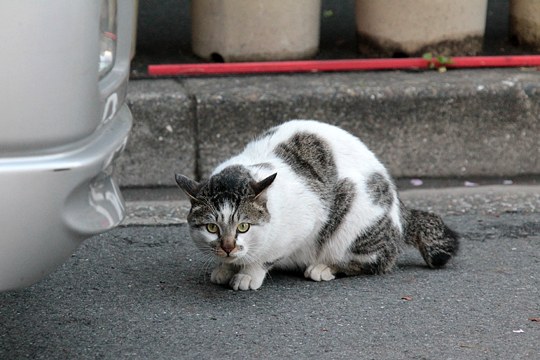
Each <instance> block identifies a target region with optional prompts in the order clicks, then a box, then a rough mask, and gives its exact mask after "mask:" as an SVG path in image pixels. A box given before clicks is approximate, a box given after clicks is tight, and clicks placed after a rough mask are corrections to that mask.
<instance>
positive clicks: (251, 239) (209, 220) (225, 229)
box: [175, 165, 277, 264]
mask: <svg viewBox="0 0 540 360" xmlns="http://www.w3.org/2000/svg"><path fill="white" fill-rule="evenodd" d="M276 175H277V174H276V173H274V174H272V175H270V176H268V177H266V178H265V179H263V180H261V181H255V180H254V179H253V177H252V176H251V175H250V173H249V171H248V170H247V169H246V168H245V167H243V166H239V165H235V166H229V167H227V168H225V169H223V171H221V172H219V173H218V174H215V175H213V176H212V177H210V179H208V180H206V181H203V182H201V183H198V182H196V181H194V180H191V179H189V178H187V177H186V176H183V175H178V174H176V176H175V177H176V182H177V184H178V185H179V186H180V188H181V189H182V190H184V192H185V193H186V194H187V195H188V197H189V198H190V201H191V210H190V212H189V215H188V223H189V226H190V233H191V237H192V238H193V241H194V242H195V244H196V245H197V246H198V247H199V248H200V249H201V250H203V251H205V252H211V253H213V254H214V255H216V256H218V257H220V258H221V259H222V260H223V261H226V262H231V263H238V264H245V263H249V262H253V261H257V258H258V256H257V253H258V251H260V247H261V244H260V238H261V237H262V235H263V231H264V230H263V227H264V225H265V224H267V223H268V222H269V221H270V213H269V212H268V209H267V207H266V201H267V197H266V190H267V189H268V187H269V186H270V185H271V184H272V182H273V181H274V179H275V178H276Z"/></svg>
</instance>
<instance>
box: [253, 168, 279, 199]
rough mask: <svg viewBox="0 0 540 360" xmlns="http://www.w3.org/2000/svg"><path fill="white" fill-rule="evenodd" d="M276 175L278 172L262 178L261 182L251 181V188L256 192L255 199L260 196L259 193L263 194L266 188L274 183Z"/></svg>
mask: <svg viewBox="0 0 540 360" xmlns="http://www.w3.org/2000/svg"><path fill="white" fill-rule="evenodd" d="M276 176H277V173H274V174H272V175H270V176H268V177H267V178H265V179H262V180H261V181H259V182H252V183H251V188H252V189H253V191H254V192H255V199H256V198H258V197H259V195H261V194H262V193H263V192H264V190H266V189H267V188H268V187H269V186H270V185H272V183H273V182H274V179H275V178H276Z"/></svg>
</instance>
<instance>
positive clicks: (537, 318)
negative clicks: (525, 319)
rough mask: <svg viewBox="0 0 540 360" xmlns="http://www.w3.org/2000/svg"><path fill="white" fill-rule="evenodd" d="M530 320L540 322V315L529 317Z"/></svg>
mask: <svg viewBox="0 0 540 360" xmlns="http://www.w3.org/2000/svg"><path fill="white" fill-rule="evenodd" d="M529 321H532V322H540V317H532V318H529Z"/></svg>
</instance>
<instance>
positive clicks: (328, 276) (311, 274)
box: [304, 264, 336, 281]
mask: <svg viewBox="0 0 540 360" xmlns="http://www.w3.org/2000/svg"><path fill="white" fill-rule="evenodd" d="M304 276H305V277H306V278H308V279H311V280H314V281H330V280H334V279H335V278H336V276H335V275H334V271H333V270H332V268H331V267H330V266H328V265H325V264H317V265H310V266H308V268H307V269H306V271H305V272H304Z"/></svg>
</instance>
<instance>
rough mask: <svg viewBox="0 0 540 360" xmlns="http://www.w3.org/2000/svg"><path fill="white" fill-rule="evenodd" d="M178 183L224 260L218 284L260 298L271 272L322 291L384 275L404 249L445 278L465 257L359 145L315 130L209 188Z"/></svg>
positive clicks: (279, 144) (288, 130)
mask: <svg viewBox="0 0 540 360" xmlns="http://www.w3.org/2000/svg"><path fill="white" fill-rule="evenodd" d="M175 179H176V182H177V184H178V185H179V187H180V188H181V189H182V190H183V191H184V192H185V193H186V194H187V196H188V197H189V199H190V201H191V210H190V212H189V215H188V218H187V219H188V224H189V229H190V235H191V238H192V239H193V241H194V242H195V244H196V245H197V246H198V247H199V248H200V249H201V250H202V251H203V252H207V253H211V254H213V255H214V256H215V257H216V258H217V259H218V260H219V265H218V266H217V267H216V268H215V269H214V270H213V271H212V274H211V276H210V280H211V282H213V283H216V284H229V285H230V286H231V287H232V288H233V289H234V290H249V289H252V290H256V289H258V288H259V287H260V286H261V285H262V284H263V281H264V279H265V277H266V274H267V273H268V271H269V270H270V269H289V270H290V269H296V270H301V271H303V272H304V276H305V277H306V278H310V279H312V280H315V281H328V280H332V279H334V278H335V277H336V275H340V274H342V275H359V274H383V273H386V272H388V271H390V270H391V269H392V268H393V267H394V265H395V263H396V258H397V256H398V254H399V252H400V249H401V248H402V245H403V244H409V245H413V246H415V247H416V248H417V249H418V250H419V251H420V253H421V255H422V257H423V258H424V260H425V262H426V263H427V265H428V266H429V267H431V268H439V267H442V266H444V265H445V264H446V263H447V261H448V260H449V259H450V258H451V257H452V256H453V255H455V254H456V252H457V250H458V247H459V236H458V234H457V233H456V232H454V231H453V230H451V229H450V228H449V227H448V226H446V225H445V223H444V222H443V221H442V219H441V218H440V217H439V216H438V215H436V214H433V213H429V212H425V211H420V210H413V209H408V208H407V207H406V206H405V205H404V204H403V203H402V202H401V201H400V199H399V197H398V194H397V191H396V186H395V185H394V183H393V181H392V179H391V177H390V175H389V174H388V171H387V170H386V168H385V167H384V166H383V164H382V163H381V162H380V161H379V160H378V159H377V158H376V157H375V155H374V154H373V153H372V152H371V151H370V150H369V149H368V148H367V147H366V145H364V143H362V142H361V141H360V139H358V138H357V137H355V136H353V135H352V134H350V133H348V132H346V131H345V130H343V129H341V128H339V127H336V126H333V125H329V124H326V123H322V122H318V121H315V120H292V121H289V122H286V123H283V124H282V125H279V126H276V127H273V128H271V129H270V130H268V131H266V132H264V133H263V134H262V135H260V136H259V137H258V138H256V139H255V140H253V141H252V142H250V143H249V144H248V145H247V146H246V147H245V149H244V151H243V152H242V153H240V154H239V155H237V156H234V157H232V158H231V159H229V160H227V161H225V162H223V163H222V164H221V165H219V166H217V168H216V169H215V170H214V171H213V173H212V175H211V176H210V178H209V179H208V180H205V181H202V182H196V181H194V180H192V179H190V178H188V177H186V176H183V175H180V174H175Z"/></svg>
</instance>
